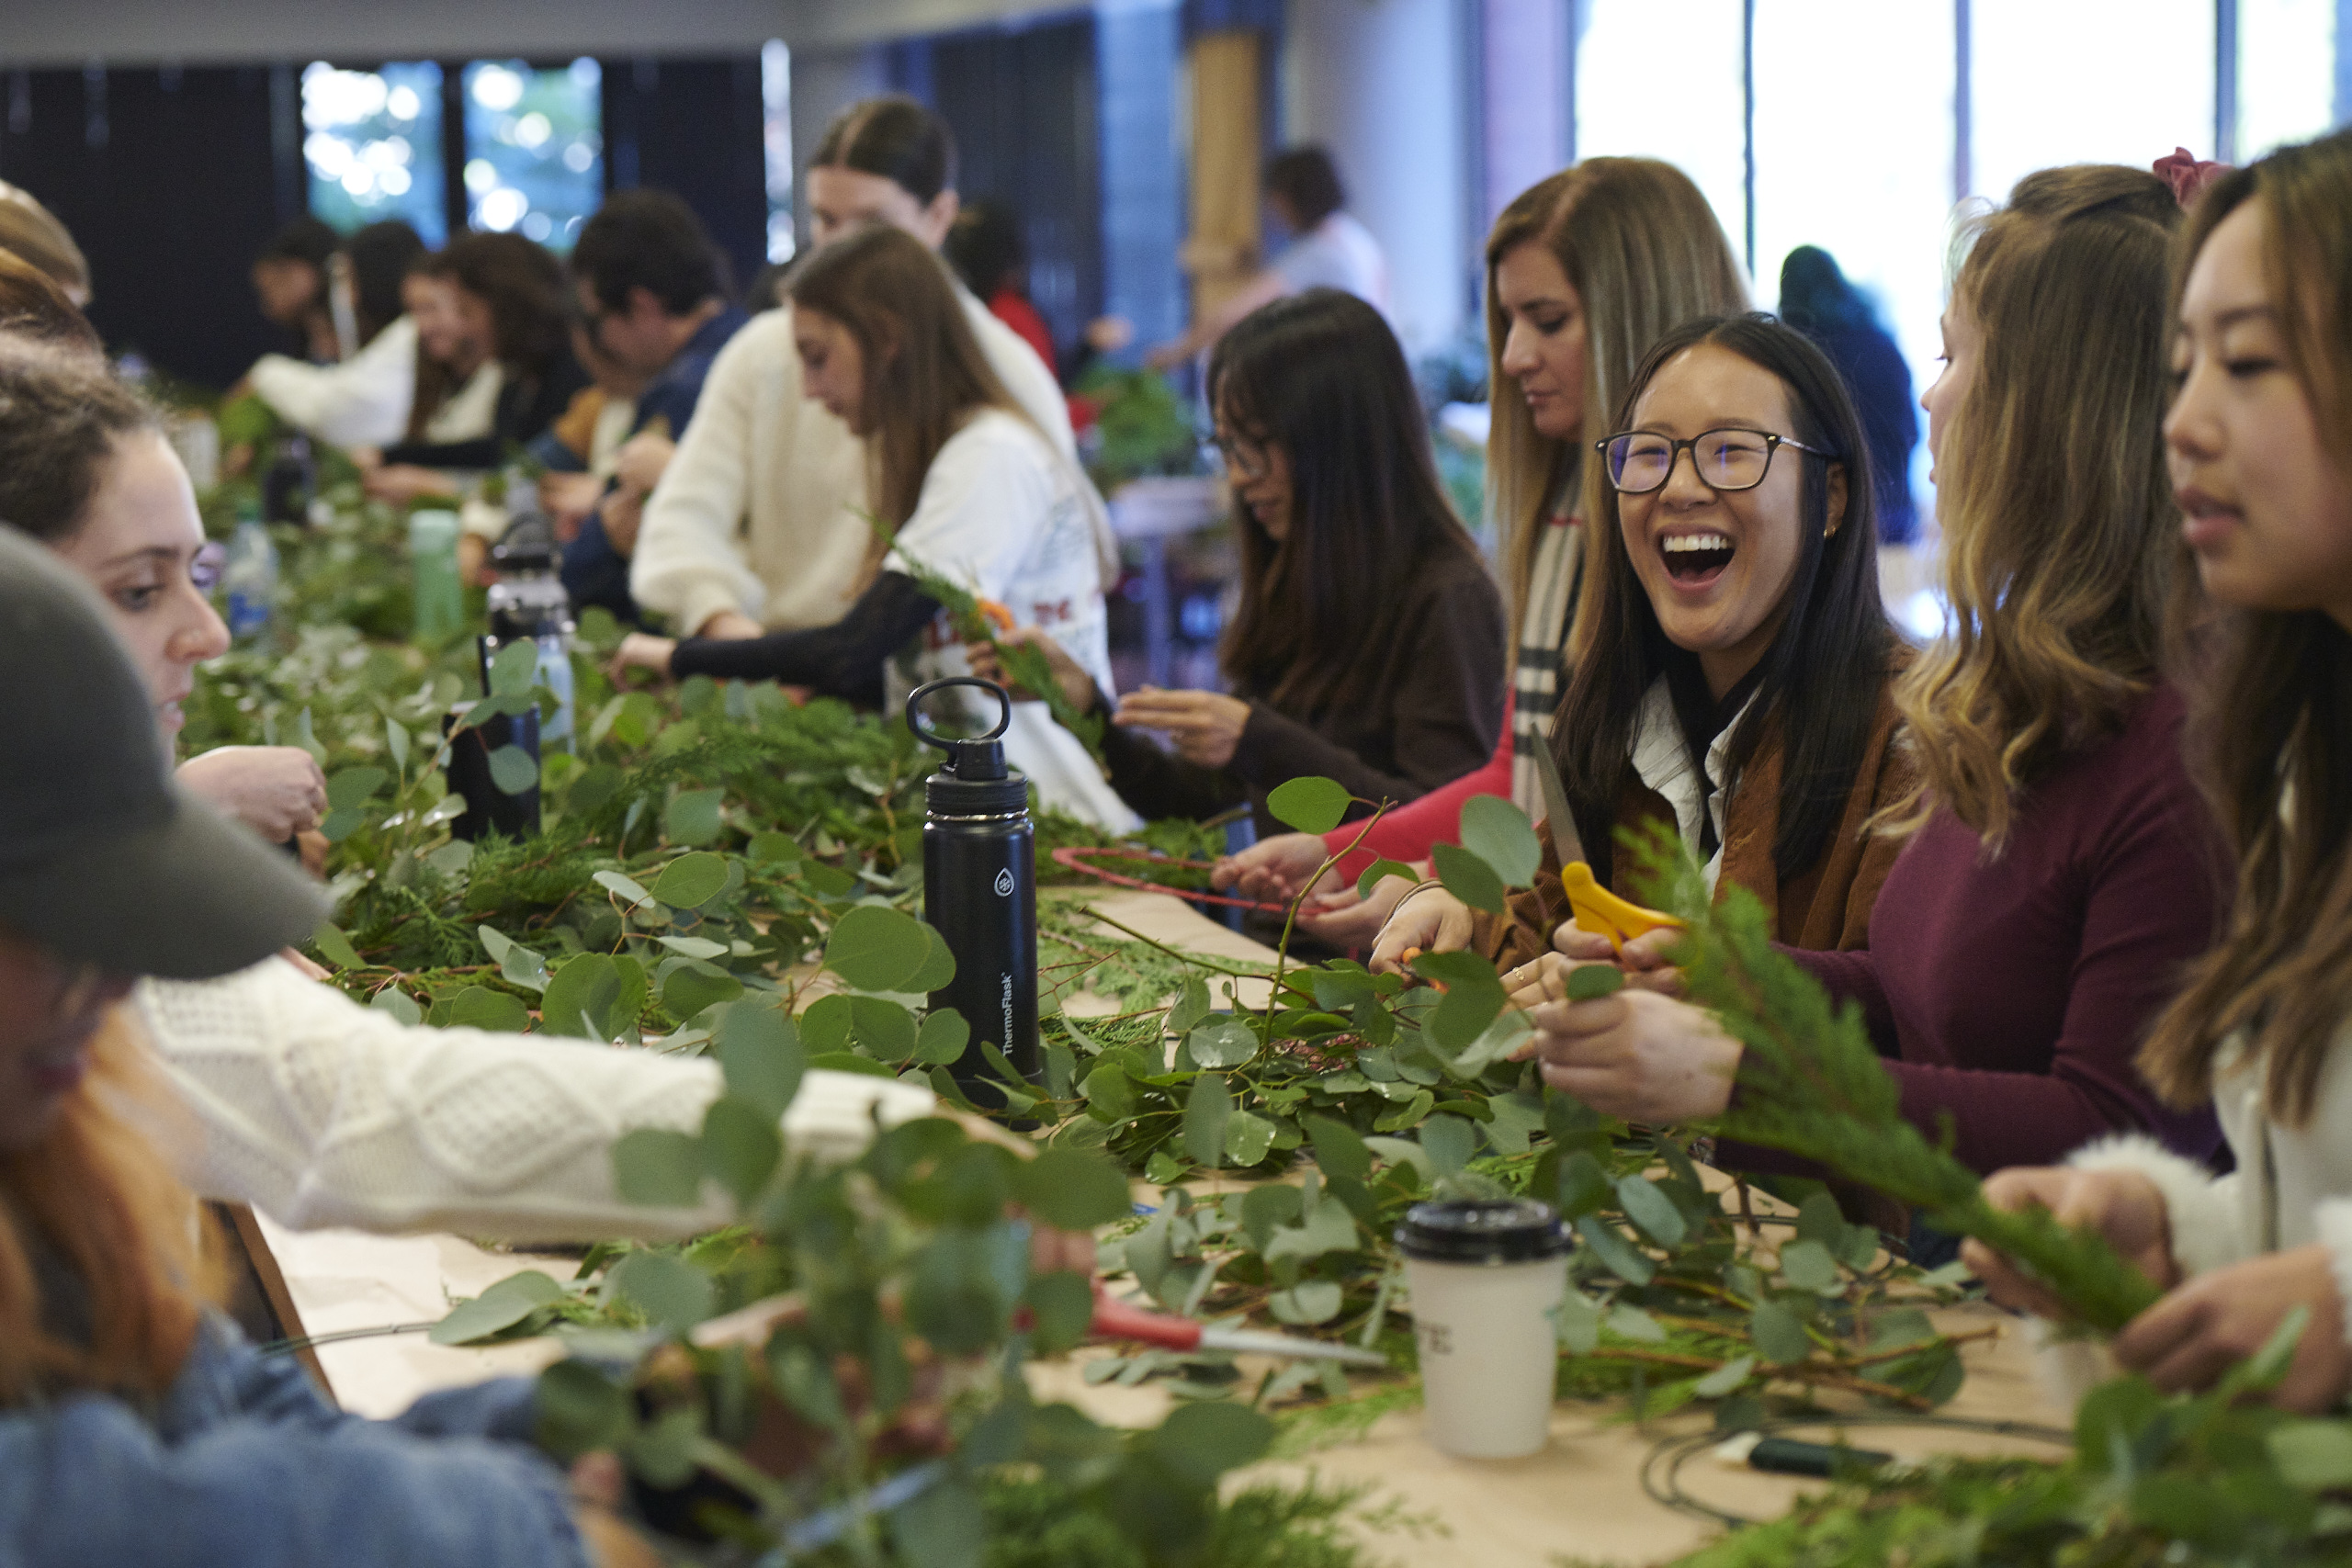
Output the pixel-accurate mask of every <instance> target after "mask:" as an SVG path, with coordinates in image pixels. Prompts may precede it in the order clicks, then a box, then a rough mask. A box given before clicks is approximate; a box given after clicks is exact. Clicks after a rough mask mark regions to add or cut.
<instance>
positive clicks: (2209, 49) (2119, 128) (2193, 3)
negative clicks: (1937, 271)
mask: <svg viewBox="0 0 2352 1568" xmlns="http://www.w3.org/2000/svg"><path fill="white" fill-rule="evenodd" d="M1890 9H1892V8H1891V7H1890ZM1969 28H1970V42H1971V45H1972V47H1971V49H1970V51H1969V59H1970V72H1971V86H1972V92H1971V95H1970V96H1971V97H1972V99H1973V107H1974V113H1973V116H1972V117H1971V118H1972V120H1973V126H1974V131H1975V135H1974V142H1975V145H1974V147H1973V150H1972V152H1971V157H1970V161H1969V168H1970V179H1969V186H1970V194H1972V195H1978V196H1985V197H1992V198H1993V199H1995V200H1999V199H2002V198H2004V197H2007V195H2008V193H2009V187H2010V186H2014V185H2015V184H2017V182H2018V179H2019V178H2021V177H2022V176H2024V175H2030V174H2031V173H2032V172H2033V171H2034V170H2036V169H2047V168H2050V167H2052V166H2053V165H2055V164H2130V165H2131V166H2132V167H2133V168H2139V169H2144V168H2146V167H2147V166H2148V165H2149V164H2153V163H2154V162H2155V161H2156V160H2157V159H2158V158H2161V157H2163V156H2164V155H2165V154H2166V153H2167V152H2171V151H2172V150H2173V149H2174V148H2175V147H2187V148H2188V149H2189V150H2190V151H2192V152H2195V153H2197V155H2198V156H2199V157H2200V158H2211V156H2213V87H2214V74H2215V73H2214V59H2213V35H2214V0H2138V3H2137V4H2135V5H2133V6H2131V7H2130V9H2129V12H2128V14H2125V13H2119V12H2118V11H2117V10H2116V9H2115V8H2114V7H2112V6H2107V5H2103V4H2083V3H2081V0H2073V3H2065V0H1971V4H1970V22H1969ZM2094 64H2095V66H2096V68H2095V69H2094V68H2092V67H2093V65H2094Z"/></svg>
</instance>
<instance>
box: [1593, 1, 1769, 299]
mask: <svg viewBox="0 0 2352 1568" xmlns="http://www.w3.org/2000/svg"><path fill="white" fill-rule="evenodd" d="M1578 10H1579V12H1580V13H1581V15H1580V16H1579V17H1578V20H1579V21H1580V22H1581V23H1582V25H1583V29H1584V30H1583V34H1582V36H1581V37H1580V38H1579V39H1577V54H1576V69H1577V99H1576V103H1577V126H1576V148H1577V157H1578V158H1594V157H1599V156H1600V155H1601V154H1603V153H1611V152H1613V153H1622V154H1630V155H1634V156H1639V157H1645V158H1663V159H1665V160H1666V161H1667V162H1668V163H1669V164H1674V165H1676V166H1677V167H1678V168H1679V169H1681V171H1682V172H1683V173H1684V174H1686V175H1690V176H1691V179H1692V180H1693V181H1695V182H1696V183H1697V185H1698V186H1699V188H1700V189H1701V190H1702V191H1703V192H1705V193H1706V197H1707V201H1708V203H1709V205H1711V206H1712V207H1713V208H1714V209H1715V217H1716V219H1717V220H1719V221H1721V222H1722V224H1723V226H1724V234H1725V235H1726V236H1727V237H1728V238H1729V239H1730V240H1731V243H1732V249H1733V250H1734V251H1735V252H1737V251H1738V250H1740V248H1741V247H1742V246H1743V245H1744V244H1745V243H1746V239H1745V236H1746V235H1747V88H1746V85H1745V84H1744V73H1745V71H1746V66H1747V61H1746V51H1747V45H1746V40H1745V39H1743V38H1742V36H1741V35H1742V32H1743V28H1744V22H1743V19H1742V15H1741V0H1582V4H1581V5H1580V6H1578Z"/></svg>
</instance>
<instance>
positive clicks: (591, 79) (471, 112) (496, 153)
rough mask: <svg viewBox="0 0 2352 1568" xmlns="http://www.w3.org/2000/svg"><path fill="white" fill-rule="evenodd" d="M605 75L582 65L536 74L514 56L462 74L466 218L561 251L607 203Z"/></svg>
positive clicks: (477, 65) (479, 64)
mask: <svg viewBox="0 0 2352 1568" xmlns="http://www.w3.org/2000/svg"><path fill="white" fill-rule="evenodd" d="M603 83H604V73H603V71H602V70H601V69H600V68H599V67H598V66H597V64H596V62H594V60H589V59H585V58H582V59H580V60H575V61H573V62H571V64H570V65H568V66H565V67H562V68H560V69H558V70H552V71H541V70H535V69H533V68H532V67H531V66H529V65H527V64H526V63H524V62H522V61H519V60H508V61H499V60H477V61H475V62H473V63H471V64H470V65H468V66H467V67H466V70H465V78H464V85H465V96H466V221H467V223H468V224H469V226H470V227H472V228H475V229H489V230H495V231H499V232H502V233H503V232H507V231H513V232H515V233H519V234H521V235H523V236H524V237H525V238H526V239H530V240H536V241H537V242H538V243H541V244H543V245H545V246H547V247H548V249H549V250H552V251H556V252H559V253H562V252H567V251H569V250H571V244H572V242H573V241H574V240H576V239H578V238H579V235H580V226H581V225H582V223H584V222H586V221H587V220H588V215H589V214H590V213H592V212H594V211H595V210H596V209H597V208H598V207H599V206H600V205H602V203H603V202H604V199H605V142H604V135H603V131H604V101H603Z"/></svg>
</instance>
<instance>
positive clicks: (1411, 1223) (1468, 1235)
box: [1397, 1198, 1569, 1459]
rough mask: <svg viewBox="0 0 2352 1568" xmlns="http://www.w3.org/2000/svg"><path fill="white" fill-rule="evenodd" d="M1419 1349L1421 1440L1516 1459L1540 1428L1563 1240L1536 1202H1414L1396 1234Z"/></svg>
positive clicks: (1552, 1361)
mask: <svg viewBox="0 0 2352 1568" xmlns="http://www.w3.org/2000/svg"><path fill="white" fill-rule="evenodd" d="M1568 1246H1569V1242H1568V1233H1567V1231H1566V1227H1564V1226H1563V1225H1562V1224H1560V1217H1559V1215H1558V1214H1557V1213H1555V1212H1554V1211H1553V1209H1552V1207H1551V1206H1550V1205H1549V1204H1547V1203H1539V1202H1535V1201H1532V1200H1526V1199H1487V1198H1455V1199H1445V1200H1442V1201H1436V1202H1430V1203H1417V1204H1415V1205H1414V1206H1413V1207H1412V1209H1411V1210H1410V1211H1408V1213H1407V1214H1406V1216H1405V1223H1404V1224H1401V1225H1398V1226H1397V1247H1398V1249H1399V1250H1400V1251H1402V1252H1403V1254H1404V1256H1405V1280H1406V1283H1407V1286H1408V1288H1409V1289H1410V1290H1411V1292H1412V1295H1413V1337H1414V1339H1415V1341H1416V1342H1417V1344H1418V1345H1419V1349H1420V1363H1421V1393H1422V1404H1423V1408H1424V1411H1425V1415H1426V1419H1425V1421H1424V1423H1423V1427H1422V1430H1423V1432H1424V1434H1425V1435H1426V1436H1427V1437H1428V1438H1429V1440H1430V1444H1431V1445H1432V1446H1433V1447H1435V1448H1437V1449H1439V1450H1442V1451H1443V1452H1446V1453H1450V1454H1455V1455H1459V1456H1460V1457H1462V1458H1464V1459H1518V1458H1520V1457H1521V1456H1523V1455H1526V1454H1532V1453H1534V1452H1537V1451H1538V1450H1541V1449H1542V1448H1543V1447H1544V1441H1545V1439H1546V1438H1547V1437H1548V1435H1549V1433H1550V1429H1551V1418H1552V1386H1553V1379H1554V1375H1555V1368H1556V1366H1557V1360H1558V1356H1559V1348H1558V1337H1557V1330H1556V1328H1555V1314H1557V1311H1558V1309H1559V1305H1560V1298H1561V1296H1562V1294H1563V1293H1564V1292H1566V1290H1567V1284H1568V1264H1567V1255H1568Z"/></svg>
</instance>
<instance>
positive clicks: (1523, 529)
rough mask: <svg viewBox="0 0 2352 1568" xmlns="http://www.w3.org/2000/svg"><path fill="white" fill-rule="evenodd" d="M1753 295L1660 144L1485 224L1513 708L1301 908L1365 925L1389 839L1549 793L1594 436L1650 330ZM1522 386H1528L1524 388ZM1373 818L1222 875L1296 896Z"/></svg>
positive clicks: (1400, 890) (1386, 887)
mask: <svg viewBox="0 0 2352 1568" xmlns="http://www.w3.org/2000/svg"><path fill="white" fill-rule="evenodd" d="M1744 310H1747V283H1746V281H1745V279H1744V278H1743V277H1742V276H1741V272H1740V266H1739V263H1738V261H1737V260H1736V258H1735V257H1734V255H1733V254H1732V249H1731V244H1730V242H1728V241H1727V240H1725V239H1724V231H1723V226H1722V225H1721V224H1720V223H1718V222H1717V221H1716V220H1715V215H1714V212H1713V209H1711V208H1709V207H1708V205H1707V198H1706V197H1704V196H1702V195H1701V194H1700V192H1699V187H1698V186H1695V185H1693V184H1692V183H1691V178H1690V176H1689V175H1685V174H1683V173H1682V171H1681V170H1679V169H1678V168H1676V167H1674V165H1672V164H1664V163H1660V162H1658V161H1657V160H1656V159H1652V158H1589V159H1587V160H1585V161H1584V162H1583V163H1581V164H1577V165H1575V166H1574V167H1573V168H1568V169H1563V170H1562V171H1560V172H1559V173H1558V174H1555V175H1551V176H1549V177H1548V178H1546V179H1544V180H1541V181H1539V182H1537V183H1536V184H1535V185H1532V186H1529V187H1528V188H1527V189H1526V190H1524V191H1522V192H1521V193H1520V195H1519V196H1518V197H1516V198H1515V199H1514V200H1513V201H1512V202H1511V204H1510V206H1509V207H1507V208H1505V209H1503V211H1502V214H1501V216H1500V217H1498V218H1497V219H1496V220H1495V227H1494V230H1493V231H1492V233H1490V234H1489V235H1488V236H1487V367H1488V379H1489V382H1490V387H1491V397H1490V400H1489V407H1490V408H1491V410H1492V416H1493V423H1492V426H1491V428H1490V432H1489V434H1488V435H1487V493H1488V495H1489V497H1490V505H1491V509H1492V512H1493V515H1494V517H1495V519H1496V520H1497V522H1498V525H1500V527H1501V529H1502V531H1503V550H1502V553H1503V560H1504V577H1505V581H1506V584H1507V588H1508V608H1509V610H1510V649H1511V663H1510V668H1511V678H1510V682H1511V684H1510V719H1509V722H1508V723H1507V724H1506V725H1505V727H1504V730H1503V736H1502V741H1501V744H1500V746H1499V747H1498V749H1497V750H1496V753H1495V755H1494V757H1493V758H1492V759H1491V760H1490V761H1488V762H1487V765H1486V766H1485V767H1483V768H1481V769H1479V770H1478V771H1477V772H1476V773H1472V774H1470V775H1468V776H1466V777H1464V778H1462V779H1460V780H1457V781H1456V782H1455V783H1453V784H1450V785H1448V786H1447V787H1445V788H1443V789H1439V790H1435V791H1432V792H1431V793H1430V794H1428V795H1423V796H1421V797H1420V798H1419V799H1418V800H1416V801H1414V802H1413V803H1412V804H1411V805H1410V806H1409V807H1406V808H1405V809H1403V810H1400V811H1393V812H1391V813H1389V814H1388V816H1387V817H1386V818H1384V819H1383V820H1382V821H1381V823H1380V824H1379V825H1378V826H1377V827H1375V828H1374V829H1373V831H1372V834H1371V836H1370V837H1368V838H1367V839H1365V840H1364V843H1363V853H1361V854H1360V855H1358V856H1357V857H1355V858H1354V859H1353V860H1351V861H1350V862H1349V863H1343V864H1342V865H1341V866H1340V868H1339V871H1338V872H1337V873H1336V874H1334V876H1333V877H1332V878H1331V879H1329V885H1328V886H1327V887H1326V888H1325V889H1324V894H1325V896H1324V897H1321V898H1320V899H1319V900H1317V902H1316V903H1315V904H1314V905H1312V906H1311V907H1310V908H1308V910H1307V911H1306V918H1305V919H1303V920H1302V922H1301V923H1302V924H1303V925H1304V926H1305V927H1306V929H1308V930H1309V931H1314V932H1315V933H1316V934H1317V935H1318V936H1321V937H1323V938H1324V939H1325V940H1327V941H1332V942H1369V941H1370V940H1371V938H1372V936H1373V935H1374V932H1376V931H1378V930H1379V929H1380V926H1381V923H1382V922H1383V921H1384V920H1385V919H1386V918H1387V916H1388V913H1389V911H1390V910H1392V909H1394V908H1396V905H1397V899H1398V898H1400V897H1403V895H1404V892H1405V884H1404V882H1403V880H1402V879H1401V878H1392V879H1391V880H1390V881H1388V882H1385V883H1384V884H1382V885H1381V886H1379V887H1377V888H1375V889H1374V895H1373V897H1371V898H1370V899H1368V900H1365V901H1363V903H1361V904H1359V903H1358V902H1357V900H1356V897H1355V895H1354V893H1353V892H1352V891H1351V890H1349V889H1347V888H1346V886H1345V884H1346V883H1348V882H1350V881H1351V880H1352V874H1353V873H1354V872H1355V871H1358V870H1360V869H1361V868H1362V864H1363V863H1369V861H1370V858H1371V856H1372V855H1374V854H1381V855H1386V856H1388V857H1390V858H1391V859H1395V860H1401V861H1407V862H1414V861H1419V860H1423V859H1425V858H1427V856H1428V855H1429V852H1430V845H1431V844H1433V843H1436V842H1438V841H1439V840H1451V839H1453V837H1454V835H1455V833H1456V832H1457V830H1458V824H1459V822H1460V819H1461V813H1462V806H1463V803H1464V801H1466V800H1468V799H1469V798H1470V797H1471V796H1472V795H1505V796H1508V797H1510V799H1512V800H1515V801H1516V802H1518V804H1519V805H1520V807H1521V808H1522V809H1524V810H1526V811H1527V812H1528V813H1529V814H1530V815H1536V814H1540V813H1541V812H1542V810H1543V800H1542V796H1541V795H1540V793H1539V791H1538V788H1537V785H1536V782H1535V773H1534V767H1535V763H1534V756H1535V750H1536V748H1538V747H1539V746H1543V745H1545V744H1547V743H1548V738H1549V736H1550V733H1551V728H1552V721H1553V715H1554V711H1555V708H1556V707H1557V706H1558V703H1559V698H1560V696H1561V695H1562V694H1565V693H1566V690H1567V684H1568V682H1567V676H1568V672H1569V671H1571V669H1572V668H1573V666H1574V664H1575V662H1576V660H1577V657H1578V656H1579V655H1580V653H1581V651H1582V649H1583V647H1584V641H1585V637H1587V636H1588V635H1589V633H1588V632H1586V631H1584V630H1582V629H1580V628H1582V627H1583V626H1584V625H1585V621H1586V617H1585V615H1584V613H1583V612H1584V609H1585V608H1586V607H1588V606H1589V604H1590V602H1591V600H1592V599H1593V598H1594V597H1595V595H1597V593H1598V592H1599V583H1598V573H1597V572H1596V571H1595V570H1593V568H1594V565H1595V563H1597V562H1600V561H1603V560H1605V559H1606V558H1607V557H1608V554H1609V546H1608V542H1607V541H1606V540H1602V539H1599V538H1596V537H1593V536H1591V531H1590V530H1588V529H1586V528H1585V527H1584V526H1582V520H1583V519H1585V518H1587V517H1591V516H1595V515H1598V509H1599V502H1600V478H1599V473H1598V467H1597V465H1596V464H1594V463H1590V462H1587V461H1586V460H1585V459H1586V457H1587V456H1588V455H1589V453H1590V452H1591V451H1592V449H1593V445H1594V443H1596V442H1598V441H1599V440H1600V438H1601V437H1603V436H1605V435H1607V434H1610V431H1609V421H1610V419H1611V416H1612V415H1613V414H1614V413H1615V412H1617V410H1618V408H1619V407H1620V406H1621V405H1622V403H1623V400H1624V396H1625V392H1626V389H1627V388H1628V387H1630V386H1631V385H1632V383H1633V379H1634V371H1635V369H1636V367H1639V366H1640V365H1641V363H1642V360H1643V358H1644V356H1645V355H1647V354H1648V353H1649V351H1650V348H1651V346H1652V345H1653V344H1656V343H1657V340H1658V339H1660V338H1661V337H1663V336H1665V335H1666V333H1668V331H1669V330H1670V329H1672V328H1674V327H1676V326H1679V325H1680V324H1681V323H1682V322H1684V321H1691V320H1692V319H1694V318H1697V317H1701V316H1731V315H1737V314H1739V313H1740V312H1741V311H1744ZM1514 393H1516V395H1515V396H1514V395H1513V394H1514ZM1360 831H1361V829H1358V828H1355V827H1348V828H1343V829H1340V830H1339V831H1338V832H1336V833H1333V834H1331V835H1329V839H1328V840H1326V839H1320V838H1317V837H1315V836H1313V835H1311V834H1305V833H1291V834H1284V835H1283V836H1281V837H1279V838H1274V839H1269V840H1266V841H1264V842H1262V843H1261V844H1259V845H1257V846H1256V847H1255V848H1253V849H1251V850H1250V851H1248V852H1244V853H1243V854H1241V855H1238V856H1236V857H1233V858H1231V859H1228V860H1227V861H1225V862H1222V863H1220V864H1219V866H1218V869H1217V873H1216V880H1217V881H1218V883H1219V884H1220V885H1222V886H1239V887H1241V888H1242V889H1244V890H1245V891H1247V892H1249V893H1250V895H1251V896H1253V897H1285V898H1287V897H1295V895H1296V894H1297V892H1298V891H1299V889H1300V888H1301V886H1304V884H1305V883H1306V879H1307V878H1308V877H1310V876H1312V875H1313V874H1314V873H1315V870H1316V868H1317V866H1319V865H1320V864H1321V863H1323V860H1324V858H1325V856H1326V855H1327V854H1330V853H1334V852H1338V851H1340V850H1343V849H1345V848H1346V847H1347V846H1348V845H1349V844H1351V843H1352V842H1353V841H1354V840H1355V838H1356V836H1357V834H1358V833H1359V832H1360Z"/></svg>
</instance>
